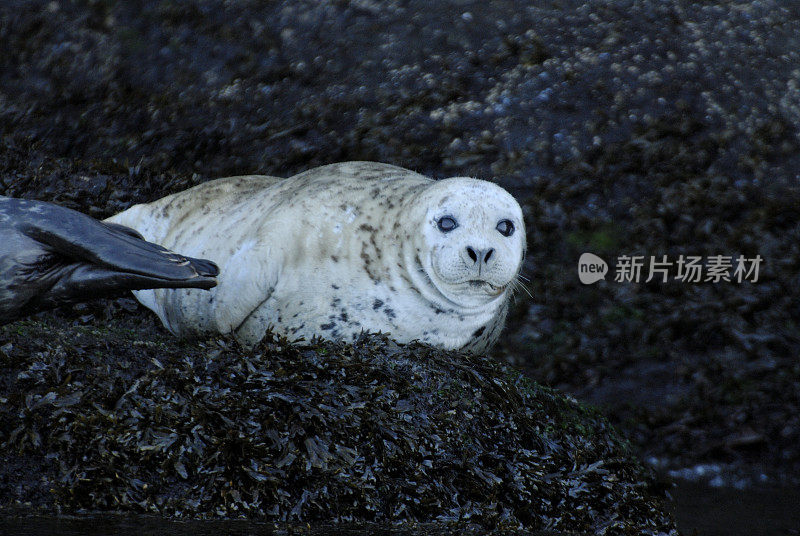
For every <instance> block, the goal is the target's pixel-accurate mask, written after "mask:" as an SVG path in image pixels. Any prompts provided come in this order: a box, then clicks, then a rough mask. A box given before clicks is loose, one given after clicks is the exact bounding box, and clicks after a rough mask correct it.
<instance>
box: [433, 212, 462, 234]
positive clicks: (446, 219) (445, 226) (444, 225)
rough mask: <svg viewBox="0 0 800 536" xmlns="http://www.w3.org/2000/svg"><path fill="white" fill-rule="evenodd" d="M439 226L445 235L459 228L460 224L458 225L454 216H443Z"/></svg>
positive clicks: (438, 223)
mask: <svg viewBox="0 0 800 536" xmlns="http://www.w3.org/2000/svg"><path fill="white" fill-rule="evenodd" d="M437 225H438V226H439V230H440V231H441V232H443V233H449V232H450V231H452V230H453V229H455V228H456V227H458V223H456V220H455V218H453V217H452V216H443V217H441V218H439V221H438V222H437Z"/></svg>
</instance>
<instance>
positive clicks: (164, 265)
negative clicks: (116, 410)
mask: <svg viewBox="0 0 800 536" xmlns="http://www.w3.org/2000/svg"><path fill="white" fill-rule="evenodd" d="M218 273H219V270H218V269H217V266H216V265H214V263H212V262H210V261H207V260H203V259H192V258H188V257H184V256H182V255H178V254H176V253H173V252H171V251H168V250H166V249H165V248H163V247H161V246H158V245H156V244H151V243H149V242H146V241H144V240H143V239H142V237H141V235H139V233H137V232H136V231H134V230H133V229H130V228H127V227H124V226H122V225H115V224H111V223H102V222H99V221H97V220H95V219H94V218H92V217H90V216H87V215H86V214H82V213H80V212H77V211H75V210H71V209H68V208H65V207H60V206H58V205H54V204H52V203H45V202H43V201H32V200H27V199H16V198H12V197H4V196H0V324H3V323H7V322H11V321H13V320H17V319H19V318H22V317H23V316H26V315H29V314H32V313H35V312H37V311H41V310H44V309H49V308H53V307H56V306H58V305H61V304H64V303H70V302H76V301H85V300H89V299H92V298H99V297H104V296H111V295H113V294H117V293H122V292H125V291H129V290H134V289H142V288H163V287H181V288H201V289H209V288H211V287H213V286H214V285H215V284H216V279H215V276H216V275H217V274H218Z"/></svg>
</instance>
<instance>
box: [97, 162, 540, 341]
mask: <svg viewBox="0 0 800 536" xmlns="http://www.w3.org/2000/svg"><path fill="white" fill-rule="evenodd" d="M107 221H111V222H115V223H119V224H123V225H127V226H130V227H133V228H135V229H137V230H138V231H139V232H141V233H142V234H143V235H144V236H145V237H146V238H147V239H148V240H152V241H156V242H159V243H162V244H164V245H166V246H167V247H170V248H176V249H180V250H181V251H185V252H187V253H188V254H192V255H195V256H203V257H207V258H209V259H211V260H213V261H214V262H216V263H217V264H219V266H220V269H221V275H220V277H219V286H218V287H217V288H215V289H213V290H212V291H211V292H210V293H202V292H197V291H192V290H188V291H186V290H182V291H172V290H155V291H140V292H136V297H137V298H138V299H139V301H141V302H142V303H143V304H144V305H146V306H147V307H149V308H150V309H152V310H153V311H155V312H156V314H158V316H159V317H160V318H161V320H162V322H163V323H164V325H165V326H166V327H167V328H169V329H170V330H171V331H172V332H173V333H175V334H178V335H181V336H193V335H200V334H205V333H230V332H233V333H234V334H235V335H236V337H237V338H238V339H239V340H240V341H241V342H243V343H244V344H248V345H252V344H255V343H256V342H258V341H259V340H260V339H261V338H262V337H263V336H264V333H265V331H266V329H267V328H268V327H272V328H273V329H274V330H275V331H276V332H279V333H283V334H285V335H287V336H288V337H290V338H301V337H303V338H306V339H310V338H312V337H314V336H321V337H324V338H328V339H339V338H345V339H353V338H355V337H356V336H357V335H358V334H359V333H361V332H362V331H372V332H384V333H388V334H389V335H390V336H391V337H393V338H394V339H396V340H398V341H400V342H406V341H410V340H415V339H417V340H420V341H423V342H426V343H429V344H433V345H436V346H440V347H444V348H448V349H458V348H463V349H468V350H472V351H480V350H483V349H485V348H486V347H487V346H488V345H489V344H491V343H492V342H494V340H495V339H496V338H497V336H498V334H499V332H500V330H501V329H502V326H503V322H504V319H505V315H506V310H507V306H508V298H509V294H510V285H511V284H512V283H513V282H514V281H515V279H516V276H517V274H518V271H519V268H520V265H521V262H522V258H523V255H524V250H525V240H524V236H525V233H524V224H523V221H522V213H521V210H520V208H519V205H518V204H517V203H516V201H515V200H514V199H513V198H512V197H511V196H510V195H509V194H508V193H507V192H506V191H505V190H503V189H502V188H500V187H499V186H497V185H494V184H492V183H488V182H484V181H479V180H475V179H469V178H451V179H445V180H442V181H433V180H431V179H428V178H426V177H424V176H422V175H419V174H417V173H414V172H411V171H408V170H406V169H402V168H398V167H394V166H390V165H387V164H377V163H370V162H349V163H343V164H334V165H330V166H323V167H320V168H316V169H312V170H310V171H307V172H305V173H301V174H299V175H296V176H294V177H291V178H289V179H278V178H275V177H266V176H244V177H231V178H225V179H218V180H215V181H211V182H207V183H204V184H201V185H199V186H196V187H194V188H191V189H189V190H186V191H184V192H181V193H178V194H175V195H171V196H168V197H165V198H163V199H160V200H158V201H155V202H153V203H149V204H145V205H136V206H134V207H131V208H130V209H128V210H127V211H125V212H122V213H120V214H118V215H116V216H114V217H112V218H110V219H109V220H107ZM515 230H516V232H515Z"/></svg>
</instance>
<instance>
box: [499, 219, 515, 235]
mask: <svg viewBox="0 0 800 536" xmlns="http://www.w3.org/2000/svg"><path fill="white" fill-rule="evenodd" d="M496 228H497V230H498V231H499V232H500V234H501V235H503V236H511V235H512V234H514V224H513V223H511V222H510V221H509V220H500V223H498V224H497V227H496Z"/></svg>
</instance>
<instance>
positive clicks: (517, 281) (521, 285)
mask: <svg viewBox="0 0 800 536" xmlns="http://www.w3.org/2000/svg"><path fill="white" fill-rule="evenodd" d="M520 279H523V276H521V275H517V278H516V279H513V280H512V281H511V287H512V289H513V290H514V291H516V290H517V289H520V288H521V289H522V290H524V291H525V294H527V295H528V297H529V298H530V299H533V294H531V291H530V290H528V287H527V285H525V283H523V282H522V281H520ZM529 281H530V280H529Z"/></svg>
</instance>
